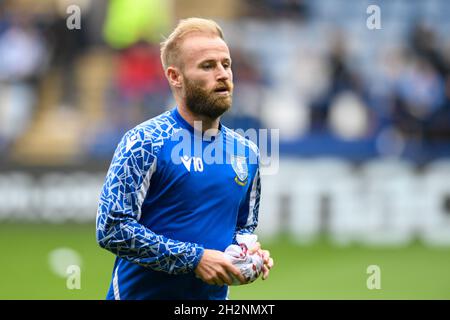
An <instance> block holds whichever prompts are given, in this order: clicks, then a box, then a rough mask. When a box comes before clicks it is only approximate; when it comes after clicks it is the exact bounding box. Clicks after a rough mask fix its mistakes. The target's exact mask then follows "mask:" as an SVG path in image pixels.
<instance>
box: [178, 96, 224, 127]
mask: <svg viewBox="0 0 450 320" xmlns="http://www.w3.org/2000/svg"><path fill="white" fill-rule="evenodd" d="M177 104H178V112H179V114H180V116H182V117H183V119H184V120H186V122H187V123H189V124H190V125H191V126H192V127H194V128H196V125H197V126H198V123H197V124H195V122H197V121H200V122H201V124H202V132H205V131H207V130H211V131H212V132H211V131H210V132H211V133H213V134H215V133H217V131H218V130H219V120H220V118H216V119H211V118H208V117H205V116H202V115H198V114H194V113H192V112H191V111H190V110H189V108H188V107H187V106H186V104H185V103H184V102H183V101H177Z"/></svg>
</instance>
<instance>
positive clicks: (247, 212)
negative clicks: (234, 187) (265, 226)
mask: <svg viewBox="0 0 450 320" xmlns="http://www.w3.org/2000/svg"><path fill="white" fill-rule="evenodd" d="M260 195H261V179H260V176H259V169H258V170H257V171H256V174H255V177H254V178H253V181H252V184H251V185H250V186H249V189H248V192H247V195H246V198H245V201H243V203H242V204H241V206H240V208H239V214H238V219H237V225H236V231H235V234H234V236H233V243H235V244H236V243H237V242H236V235H237V234H252V233H253V232H254V230H255V229H256V227H257V226H258V214H259V202H260Z"/></svg>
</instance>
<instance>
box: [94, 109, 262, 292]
mask: <svg viewBox="0 0 450 320" xmlns="http://www.w3.org/2000/svg"><path fill="white" fill-rule="evenodd" d="M198 132H201V131H199V130H194V128H193V127H192V126H191V125H189V124H188V123H187V122H186V121H185V120H184V119H183V118H182V117H181V116H180V114H179V113H178V110H177V108H174V109H172V110H170V111H167V112H165V113H164V114H162V115H160V116H157V117H155V118H153V119H150V120H148V121H146V122H144V123H142V124H140V125H138V126H137V127H135V128H134V129H132V130H130V131H128V132H127V133H126V134H125V135H124V137H123V138H122V140H121V142H120V143H119V145H118V147H117V149H116V151H115V154H114V157H113V160H112V162H111V165H110V168H109V170H108V173H107V176H106V181H105V183H104V186H103V189H102V192H101V195H100V201H99V206H98V213H97V223H96V227H97V228H96V230H97V234H96V235H97V241H98V243H99V244H100V246H101V247H103V248H105V249H107V250H109V251H111V252H112V253H114V254H115V255H116V256H117V257H116V260H115V263H114V268H113V272H112V280H111V284H110V289H109V291H108V294H107V299H225V298H227V294H228V293H227V291H228V290H227V289H228V288H227V287H226V286H223V287H219V286H214V285H208V284H207V283H205V282H203V281H201V280H200V279H198V278H197V277H196V276H195V274H194V270H195V268H196V266H197V264H198V263H199V261H200V259H201V257H202V254H203V252H204V249H205V248H206V249H216V250H221V251H224V250H225V248H226V247H227V246H228V245H230V244H231V243H233V242H235V237H236V234H237V233H241V234H246V233H253V232H254V229H255V228H256V226H257V222H258V209H259V197H260V178H259V154H258V148H257V147H256V145H255V144H254V143H252V142H251V141H250V140H248V139H244V138H243V137H242V136H241V135H239V134H237V133H235V132H234V131H232V130H230V129H228V128H226V127H225V126H223V125H220V130H219V133H218V134H217V135H215V136H207V135H205V136H203V137H202V136H201V135H199V134H198Z"/></svg>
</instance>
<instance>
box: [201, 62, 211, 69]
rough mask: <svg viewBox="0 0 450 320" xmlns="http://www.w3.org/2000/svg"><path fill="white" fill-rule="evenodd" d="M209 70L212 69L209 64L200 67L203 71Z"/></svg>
mask: <svg viewBox="0 0 450 320" xmlns="http://www.w3.org/2000/svg"><path fill="white" fill-rule="evenodd" d="M211 68H212V65H211V64H210V63H207V64H204V65H202V69H203V70H209V69H211Z"/></svg>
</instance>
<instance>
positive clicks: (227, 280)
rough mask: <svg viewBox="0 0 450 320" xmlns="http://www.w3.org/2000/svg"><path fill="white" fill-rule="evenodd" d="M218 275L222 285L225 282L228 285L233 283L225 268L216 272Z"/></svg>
mask: <svg viewBox="0 0 450 320" xmlns="http://www.w3.org/2000/svg"><path fill="white" fill-rule="evenodd" d="M218 275H219V277H220V280H221V281H222V284H221V285H222V286H223V285H224V284H227V285H229V286H231V285H232V284H233V279H232V278H231V277H230V275H229V274H228V272H227V271H226V270H224V272H221V273H219V274H218Z"/></svg>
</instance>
